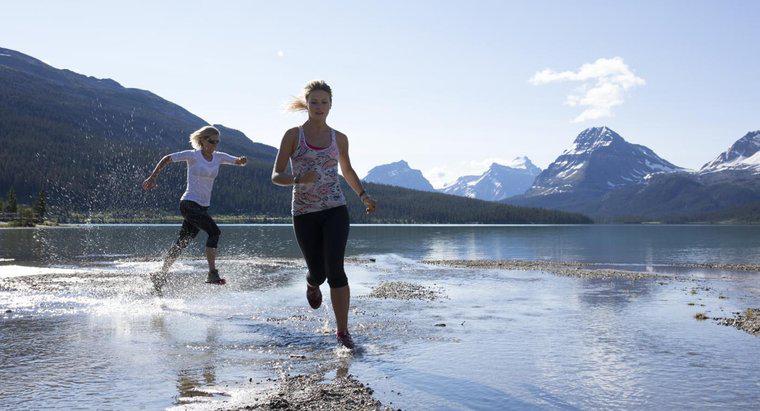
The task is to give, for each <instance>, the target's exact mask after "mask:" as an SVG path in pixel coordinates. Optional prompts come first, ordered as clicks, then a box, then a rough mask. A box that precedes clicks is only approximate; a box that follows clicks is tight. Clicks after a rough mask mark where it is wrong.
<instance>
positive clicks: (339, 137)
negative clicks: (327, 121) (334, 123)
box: [333, 129, 348, 144]
mask: <svg viewBox="0 0 760 411" xmlns="http://www.w3.org/2000/svg"><path fill="white" fill-rule="evenodd" d="M333 130H335V129H333ZM335 141H336V142H337V143H338V144H347V143H348V136H347V135H345V134H343V133H341V132H340V131H338V130H335Z"/></svg>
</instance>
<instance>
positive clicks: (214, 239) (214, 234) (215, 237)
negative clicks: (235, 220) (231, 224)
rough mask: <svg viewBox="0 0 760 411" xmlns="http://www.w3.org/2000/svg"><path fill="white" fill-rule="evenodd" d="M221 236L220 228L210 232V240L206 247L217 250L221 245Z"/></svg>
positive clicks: (207, 241)
mask: <svg viewBox="0 0 760 411" xmlns="http://www.w3.org/2000/svg"><path fill="white" fill-rule="evenodd" d="M221 234H222V230H220V229H219V228H215V229H214V230H211V231H209V233H208V240H206V247H209V248H216V246H217V245H218V244H219V236H220V235H221Z"/></svg>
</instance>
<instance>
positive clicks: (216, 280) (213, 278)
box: [206, 270, 227, 285]
mask: <svg viewBox="0 0 760 411" xmlns="http://www.w3.org/2000/svg"><path fill="white" fill-rule="evenodd" d="M206 283H208V284H216V285H224V284H227V280H225V279H224V278H221V277H219V270H209V271H208V278H207V279H206Z"/></svg>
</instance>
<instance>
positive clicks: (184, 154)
mask: <svg viewBox="0 0 760 411" xmlns="http://www.w3.org/2000/svg"><path fill="white" fill-rule="evenodd" d="M190 145H192V147H193V148H194V150H185V151H180V152H177V153H173V154H169V155H167V156H164V158H162V159H161V161H160V162H159V163H158V164H157V165H156V168H155V169H154V170H153V172H152V173H151V174H150V176H149V177H148V178H147V179H146V180H145V181H143V184H142V186H143V188H144V189H146V190H150V189H153V188H155V187H156V185H157V184H156V178H157V177H158V174H159V173H160V172H161V170H162V169H163V168H164V167H166V166H167V165H168V164H169V163H176V162H179V161H184V162H186V163H187V188H186V189H185V193H184V194H183V195H182V198H181V199H180V202H179V210H180V212H181V213H182V217H184V218H185V221H184V222H183V223H182V228H181V229H180V230H179V238H177V241H176V242H175V243H174V244H173V245H172V246H171V248H170V249H169V252H168V253H167V255H166V258H165V259H164V265H163V267H162V268H161V271H160V272H158V273H154V274H151V280H152V281H153V285H154V286H155V287H156V290H157V291H159V292H160V291H161V288H162V287H163V285H164V284H165V283H166V273H167V272H168V271H169V267H171V265H172V264H173V263H174V261H175V260H177V258H178V257H179V255H180V253H181V252H182V250H183V249H184V248H185V247H187V245H188V244H189V243H190V240H192V239H193V238H195V236H196V235H197V234H198V232H199V231H200V230H203V231H205V232H206V233H207V234H208V239H207V240H206V260H208V279H207V280H206V282H207V283H209V284H219V285H222V284H225V280H224V279H223V278H221V277H219V271H218V270H217V269H216V247H217V244H218V243H219V235H220V234H221V233H222V232H221V230H219V227H218V226H217V225H216V223H215V222H214V219H213V218H211V216H210V215H209V214H208V208H209V205H210V204H211V189H212V188H213V187H214V179H215V178H216V176H217V174H218V173H219V166H220V165H222V164H234V165H239V166H244V165H245V163H246V162H247V161H248V160H247V159H246V158H245V157H233V156H231V155H229V154H227V153H222V152H221V151H215V150H216V147H217V145H219V130H217V129H216V128H214V127H212V126H205V127H201V128H200V129H199V130H197V131H196V132H194V133H193V134H191V135H190Z"/></svg>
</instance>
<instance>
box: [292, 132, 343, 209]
mask: <svg viewBox="0 0 760 411" xmlns="http://www.w3.org/2000/svg"><path fill="white" fill-rule="evenodd" d="M330 136H331V138H330V145H329V146H327V147H325V148H322V149H319V148H314V147H310V146H309V145H308V144H307V143H306V136H305V135H304V132H303V128H302V127H298V147H296V151H295V152H294V153H293V155H292V156H290V166H291V168H292V169H293V175H294V176H300V175H303V174H304V173H306V172H307V171H311V170H313V171H315V172H316V173H317V179H316V181H314V182H313V183H309V184H296V185H294V186H293V209H292V212H293V215H294V216H297V215H301V214H306V213H314V212H317V211H322V210H327V209H328V208H333V207H338V206H342V205H345V204H346V198H345V197H344V196H343V190H341V188H340V180H339V179H338V156H339V152H338V143H336V142H335V130H330Z"/></svg>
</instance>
